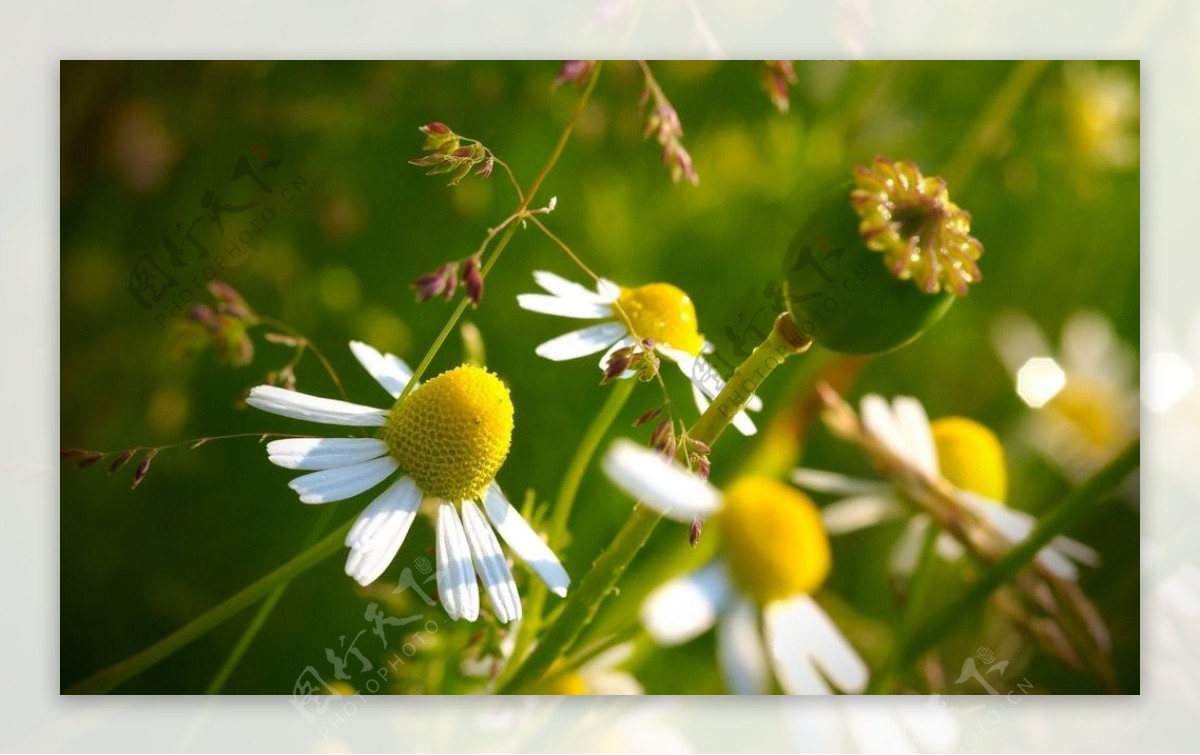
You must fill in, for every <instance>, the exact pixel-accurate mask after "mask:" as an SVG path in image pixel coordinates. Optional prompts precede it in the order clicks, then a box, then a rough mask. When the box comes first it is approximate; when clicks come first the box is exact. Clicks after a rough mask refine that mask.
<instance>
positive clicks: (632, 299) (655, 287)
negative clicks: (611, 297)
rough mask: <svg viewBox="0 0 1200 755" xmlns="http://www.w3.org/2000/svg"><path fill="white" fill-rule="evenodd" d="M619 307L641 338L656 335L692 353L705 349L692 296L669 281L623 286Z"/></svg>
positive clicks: (631, 328)
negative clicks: (633, 286) (632, 286)
mask: <svg viewBox="0 0 1200 755" xmlns="http://www.w3.org/2000/svg"><path fill="white" fill-rule="evenodd" d="M616 310H617V316H618V317H620V318H621V319H622V320H624V321H625V325H626V326H628V327H629V330H630V331H631V332H633V333H636V334H637V335H638V337H639V338H653V339H654V340H655V341H657V342H658V343H663V344H666V345H667V346H670V347H671V348H673V349H679V350H680V351H686V352H687V353H689V354H691V355H692V356H696V355H697V354H699V353H700V350H701V349H702V348H704V336H702V335H700V331H699V325H698V324H697V321H696V307H695V305H693V304H692V300H691V297H689V296H688V295H687V294H685V293H684V292H683V291H681V290H679V289H678V288H676V287H675V286H672V285H671V284H669V283H650V284H648V285H645V286H638V287H637V288H622V289H621V294H620V296H618V297H617V307H616Z"/></svg>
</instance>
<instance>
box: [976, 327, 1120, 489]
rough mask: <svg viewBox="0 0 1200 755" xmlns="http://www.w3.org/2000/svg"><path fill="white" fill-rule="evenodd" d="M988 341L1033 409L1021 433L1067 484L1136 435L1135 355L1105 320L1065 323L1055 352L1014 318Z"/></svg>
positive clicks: (1103, 461) (1084, 476)
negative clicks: (1059, 471)
mask: <svg viewBox="0 0 1200 755" xmlns="http://www.w3.org/2000/svg"><path fill="white" fill-rule="evenodd" d="M992 335H993V339H992V340H993V343H994V344H995V347H996V351H997V353H999V355H1000V358H1001V360H1002V361H1003V362H1004V365H1005V366H1006V367H1007V368H1008V370H1009V372H1010V373H1011V374H1012V376H1013V380H1014V382H1015V387H1016V391H1017V395H1018V396H1020V398H1021V400H1022V401H1024V402H1025V403H1026V404H1027V405H1028V406H1029V408H1030V410H1031V412H1030V415H1029V416H1028V417H1027V418H1026V421H1025V422H1024V423H1023V426H1022V431H1023V432H1024V434H1025V435H1026V437H1027V438H1028V439H1029V442H1030V445H1032V446H1033V447H1034V449H1035V450H1037V451H1038V452H1039V453H1040V454H1041V455H1042V456H1044V457H1045V459H1046V460H1047V461H1049V462H1050V463H1052V464H1054V465H1056V466H1058V467H1059V468H1060V469H1061V470H1062V471H1063V474H1064V475H1065V476H1066V477H1067V478H1068V479H1070V480H1072V481H1073V482H1076V483H1079V482H1082V481H1083V480H1085V479H1087V478H1088V477H1090V476H1091V475H1092V474H1094V473H1095V472H1096V471H1097V470H1098V469H1100V467H1102V466H1104V465H1105V464H1107V463H1108V461H1109V460H1110V459H1112V457H1114V456H1116V455H1117V454H1118V453H1119V452H1120V451H1121V449H1123V448H1124V447H1125V445H1126V444H1127V443H1129V442H1130V441H1131V440H1132V439H1133V438H1134V436H1135V435H1137V432H1138V386H1137V353H1136V351H1134V350H1133V349H1132V348H1130V347H1129V345H1127V344H1125V343H1124V342H1122V341H1121V339H1120V338H1119V337H1118V336H1117V334H1116V332H1115V331H1114V330H1113V327H1112V325H1111V324H1110V323H1109V321H1108V320H1107V319H1106V318H1105V317H1104V316H1103V315H1101V314H1100V313H1098V312H1093V311H1081V312H1076V313H1074V314H1073V315H1071V316H1070V317H1069V318H1067V321H1066V323H1065V324H1064V325H1063V330H1062V338H1061V339H1060V341H1059V347H1058V349H1053V348H1051V347H1050V345H1049V344H1048V343H1047V342H1046V338H1045V336H1043V335H1042V331H1041V330H1040V329H1039V328H1038V326H1037V325H1036V324H1035V323H1034V322H1033V320H1032V319H1030V318H1029V316H1028V315H1025V314H1022V313H1019V312H1006V313H1004V314H1003V315H1002V316H1001V317H999V318H997V320H996V323H995V325H994V327H993V329H992ZM1056 352H1057V353H1056Z"/></svg>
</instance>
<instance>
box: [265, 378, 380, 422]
mask: <svg viewBox="0 0 1200 755" xmlns="http://www.w3.org/2000/svg"><path fill="white" fill-rule="evenodd" d="M246 403H247V404H249V405H250V406H253V407H254V408H255V409H262V410H263V411H264V412H271V413H272V414H278V415H281V416H284V417H291V418H292V419H304V420H308V421H309V422H321V423H324V424H327V425H351V426H354V427H379V426H381V425H383V423H384V421H385V420H386V419H387V410H386V409H374V408H372V407H369V406H362V405H360V404H352V403H350V402H349V401H339V400H337V399H333V398H321V397H319V396H309V395H308V394H307V393H297V392H296V391H289V390H287V389H285V388H279V387H277V386H274V385H256V386H254V387H253V388H251V389H250V395H249V396H248V397H247V398H246Z"/></svg>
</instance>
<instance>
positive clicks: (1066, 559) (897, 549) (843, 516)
mask: <svg viewBox="0 0 1200 755" xmlns="http://www.w3.org/2000/svg"><path fill="white" fill-rule="evenodd" d="M861 410H862V422H863V425H864V426H865V427H866V429H867V431H868V432H870V433H871V434H872V435H874V436H875V437H876V438H878V439H879V441H880V442H882V443H883V444H884V445H885V446H887V448H888V449H889V450H891V451H892V453H894V454H896V455H897V456H898V457H900V458H901V459H904V460H905V462H906V463H907V464H909V465H910V466H911V467H912V468H914V469H916V470H918V471H919V472H920V473H921V474H924V475H928V476H930V477H936V476H940V477H942V478H943V479H945V480H946V481H947V482H948V483H950V485H951V486H953V490H954V494H955V498H956V500H957V501H958V502H959V503H960V504H961V505H962V506H964V507H966V508H968V509H970V510H971V511H972V512H974V513H975V514H976V515H978V516H979V517H981V518H982V519H983V520H985V521H986V522H987V523H988V524H989V525H991V526H992V527H993V528H994V529H995V530H996V531H997V532H999V533H1000V534H1001V535H1002V536H1004V538H1005V539H1007V540H1009V541H1010V542H1013V543H1016V542H1020V541H1021V540H1024V539H1025V538H1026V537H1028V536H1029V533H1030V532H1032V531H1033V527H1034V525H1035V524H1037V520H1036V519H1034V518H1033V517H1032V516H1030V515H1029V514H1026V513H1024V512H1021V511H1016V510H1014V509H1010V508H1008V507H1007V506H1005V505H1004V498H1005V495H1006V493H1007V484H1008V481H1007V469H1006V467H1005V463H1004V450H1003V448H1001V446H1000V441H999V440H998V439H997V438H996V436H995V434H994V433H992V431H991V430H989V429H987V428H986V427H984V426H983V425H981V424H979V423H978V422H975V421H973V420H970V419H966V418H963V417H944V418H941V419H938V420H935V421H933V422H930V421H929V417H928V415H926V413H925V408H924V407H923V406H921V402H919V401H917V400H916V399H915V398H911V397H908V396H898V397H896V398H895V399H894V400H893V401H892V403H891V404H889V403H888V402H887V401H886V400H885V399H884V398H883V397H881V396H877V395H874V394H870V395H867V396H865V397H863V400H862V407H861ZM792 481H793V482H795V483H796V484H797V485H799V486H800V487H802V488H806V489H808V490H813V491H818V492H822V493H833V494H839V495H845V496H847V497H846V498H844V499H843V500H840V501H837V502H835V503H832V504H830V505H828V506H826V507H825V508H823V509H822V510H821V518H822V519H823V520H824V522H825V527H826V528H827V529H828V530H829V532H830V533H831V534H834V535H840V534H844V533H847V532H853V531H855V530H859V529H863V528H865V527H870V526H873V525H876V524H879V523H881V522H884V521H888V520H892V519H900V518H903V517H905V516H906V515H907V516H908V523H907V524H906V525H905V528H904V531H903V532H902V534H901V535H900V538H899V539H898V540H897V541H896V544H895V546H894V547H893V548H892V553H891V557H890V562H889V566H890V568H891V571H892V573H893V574H895V575H897V576H900V577H907V576H909V575H911V574H912V572H913V570H914V568H915V567H916V564H917V561H918V559H919V558H920V552H921V544H922V543H923V542H924V541H925V533H926V532H927V531H928V527H929V526H930V518H929V516H928V515H927V514H925V513H923V512H918V513H913V508H912V507H911V506H909V505H907V504H906V503H905V502H904V501H903V500H902V498H901V497H900V494H899V493H898V492H897V491H895V490H894V489H893V488H892V487H891V486H890V485H889V484H888V483H886V482H879V481H874V480H858V479H853V478H850V477H844V476H842V475H839V474H835V473H832V472H825V471H820V470H815V469H797V470H795V471H794V472H793V473H792ZM936 550H937V553H938V555H939V556H941V557H942V558H944V559H946V560H954V559H957V558H959V557H960V556H961V555H962V553H963V548H962V546H961V545H960V544H959V542H958V541H957V540H955V539H954V538H953V537H951V536H950V535H948V534H947V533H945V532H943V533H941V534H940V535H939V536H938V539H937V543H936ZM1038 561H1039V562H1040V563H1041V564H1042V565H1043V566H1044V567H1045V568H1046V569H1048V570H1049V571H1050V572H1051V573H1053V574H1055V575H1057V576H1059V577H1062V578H1064V579H1071V580H1074V579H1077V578H1078V577H1079V570H1078V568H1077V567H1076V563H1077V562H1078V563H1085V564H1089V565H1095V564H1096V563H1098V562H1099V555H1098V554H1097V553H1096V552H1095V551H1094V550H1092V549H1091V548H1089V547H1088V546H1086V545H1084V544H1083V543H1080V542H1077V541H1075V540H1072V539H1070V538H1067V537H1056V538H1055V539H1054V540H1052V541H1051V542H1050V544H1049V545H1047V546H1046V547H1045V548H1043V549H1042V550H1041V551H1040V552H1039V553H1038Z"/></svg>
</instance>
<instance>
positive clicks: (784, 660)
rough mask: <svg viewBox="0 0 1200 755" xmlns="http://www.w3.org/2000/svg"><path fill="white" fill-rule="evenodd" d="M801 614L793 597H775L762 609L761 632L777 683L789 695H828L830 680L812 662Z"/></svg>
mask: <svg viewBox="0 0 1200 755" xmlns="http://www.w3.org/2000/svg"><path fill="white" fill-rule="evenodd" d="M803 631H804V625H803V614H802V613H801V612H800V611H797V610H796V608H795V604H794V602H792V601H776V602H774V603H770V604H768V605H767V606H766V607H765V608H764V609H763V634H764V635H765V636H766V640H767V652H768V653H769V655H770V658H771V666H772V668H773V669H774V670H775V678H776V679H778V680H779V686H780V687H782V688H783V691H784V692H786V693H787V694H789V695H828V694H830V692H831V690H830V689H829V684H828V683H827V682H826V681H825V679H824V678H823V677H822V676H821V675H820V674H819V673H818V672H817V669H816V667H815V666H813V662H812V658H810V657H809V654H808V642H809V638H808V637H805V636H804V635H803V634H801V633H802V632H803Z"/></svg>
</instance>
